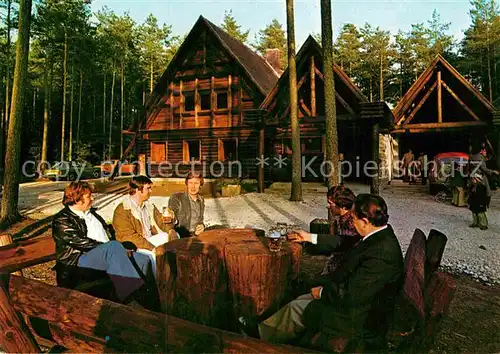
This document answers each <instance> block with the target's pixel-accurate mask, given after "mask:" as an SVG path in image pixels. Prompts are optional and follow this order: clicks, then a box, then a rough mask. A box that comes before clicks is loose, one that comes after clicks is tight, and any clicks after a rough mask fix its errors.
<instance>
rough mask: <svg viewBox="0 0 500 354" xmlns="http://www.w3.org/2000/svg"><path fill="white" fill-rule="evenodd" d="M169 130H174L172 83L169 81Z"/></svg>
mask: <svg viewBox="0 0 500 354" xmlns="http://www.w3.org/2000/svg"><path fill="white" fill-rule="evenodd" d="M169 118H170V129H174V83H173V82H172V81H170V117H169Z"/></svg>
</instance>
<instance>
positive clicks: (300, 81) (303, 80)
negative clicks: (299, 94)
mask: <svg viewBox="0 0 500 354" xmlns="http://www.w3.org/2000/svg"><path fill="white" fill-rule="evenodd" d="M306 79H307V74H304V76H302V77H301V78H300V80H299V82H298V83H297V91H299V89H300V87H301V86H302V85H303V84H304V82H306Z"/></svg>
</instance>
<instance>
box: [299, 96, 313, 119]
mask: <svg viewBox="0 0 500 354" xmlns="http://www.w3.org/2000/svg"><path fill="white" fill-rule="evenodd" d="M300 108H301V109H302V110H303V111H304V113H305V114H306V116H309V117H312V116H311V111H310V110H309V108H307V106H306V104H305V103H304V99H303V98H301V99H300Z"/></svg>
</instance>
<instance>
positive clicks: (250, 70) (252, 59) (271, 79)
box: [154, 16, 278, 96]
mask: <svg viewBox="0 0 500 354" xmlns="http://www.w3.org/2000/svg"><path fill="white" fill-rule="evenodd" d="M204 29H208V30H209V32H210V33H212V34H213V36H214V37H215V38H216V39H217V40H218V41H219V42H220V44H221V45H222V47H223V48H225V49H226V50H227V52H228V54H229V55H230V56H231V57H232V58H233V59H234V60H235V61H237V62H238V63H239V64H240V65H241V67H242V68H243V70H244V72H245V73H246V74H247V75H248V78H249V79H250V80H251V81H252V82H253V83H254V84H255V86H256V87H257V88H258V89H259V91H260V92H261V93H262V94H263V95H264V96H266V95H267V94H268V93H269V91H270V90H271V89H272V88H273V87H274V84H275V83H276V81H278V74H277V73H276V72H275V71H274V69H273V68H272V67H271V65H269V63H268V62H267V61H266V60H265V59H264V58H263V57H262V56H260V55H259V54H257V53H256V52H254V51H253V50H251V49H250V48H249V47H247V46H246V45H245V44H243V43H241V42H240V41H238V40H236V39H234V38H233V37H231V36H230V35H229V34H227V33H226V32H224V31H223V30H222V29H221V28H219V27H218V26H216V25H214V24H213V23H212V22H210V21H208V20H207V19H206V18H204V17H203V16H200V17H199V18H198V20H197V21H196V23H195V24H194V26H193V28H192V29H191V31H190V32H189V34H188V35H187V37H186V39H185V40H184V42H183V43H182V44H181V46H180V48H179V50H178V51H177V53H176V54H175V56H174V58H173V59H172V61H171V62H170V63H169V65H168V66H167V69H166V70H165V72H164V73H163V75H162V77H161V78H160V80H159V81H158V83H157V85H156V86H155V89H154V91H155V93H156V94H160V95H161V94H162V93H163V92H164V91H165V89H166V81H167V79H168V77H170V74H172V71H173V70H174V69H175V68H177V67H179V66H180V65H182V59H183V58H184V57H185V56H186V55H187V53H186V52H187V50H189V48H188V47H189V45H188V44H189V43H191V42H192V41H194V40H196V39H197V38H198V36H199V34H200V33H201V32H202V31H203V30H204Z"/></svg>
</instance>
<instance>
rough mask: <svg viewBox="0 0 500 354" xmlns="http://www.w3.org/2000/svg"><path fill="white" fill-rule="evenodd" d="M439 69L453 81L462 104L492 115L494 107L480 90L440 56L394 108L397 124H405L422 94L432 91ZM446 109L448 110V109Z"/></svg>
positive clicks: (449, 83) (451, 83) (450, 83)
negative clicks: (406, 115)
mask: <svg viewBox="0 0 500 354" xmlns="http://www.w3.org/2000/svg"><path fill="white" fill-rule="evenodd" d="M437 69H440V71H442V72H443V75H446V76H447V79H448V80H450V81H451V82H448V86H453V87H452V89H453V90H454V91H456V94H457V97H459V99H460V100H461V101H462V103H465V105H466V106H467V107H469V108H470V109H471V110H479V111H481V112H487V113H489V114H491V112H492V110H493V105H492V104H491V103H490V102H489V101H488V100H487V99H486V98H485V97H484V96H483V94H482V93H481V92H479V90H478V89H476V88H475V87H474V86H472V84H471V83H470V82H468V81H467V79H465V78H464V77H463V76H462V75H461V74H460V73H459V72H458V71H457V70H456V69H455V68H454V67H453V66H452V65H451V64H450V63H448V61H446V59H445V58H443V57H442V56H441V55H440V54H438V55H437V56H436V57H435V58H434V60H433V61H432V62H431V64H429V66H428V67H427V69H425V71H424V72H423V73H422V74H421V75H420V76H419V78H418V79H417V80H416V81H415V82H414V83H413V85H412V86H411V87H410V88H409V89H408V91H407V92H406V94H405V95H404V96H403V97H402V98H401V100H400V101H399V103H398V104H397V106H396V107H395V108H394V110H393V115H394V123H395V124H400V125H401V124H403V123H404V118H406V117H405V114H406V113H407V112H408V111H409V110H411V109H413V108H414V107H415V105H417V104H418V103H419V102H418V99H419V98H421V97H422V94H423V93H424V92H426V91H427V92H429V90H432V88H431V86H429V85H428V84H429V83H430V82H431V81H433V79H434V80H435V75H434V74H435V72H436V71H437ZM471 94H472V95H471ZM424 100H425V98H424ZM444 109H446V107H445V108H444ZM483 116H484V115H483Z"/></svg>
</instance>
